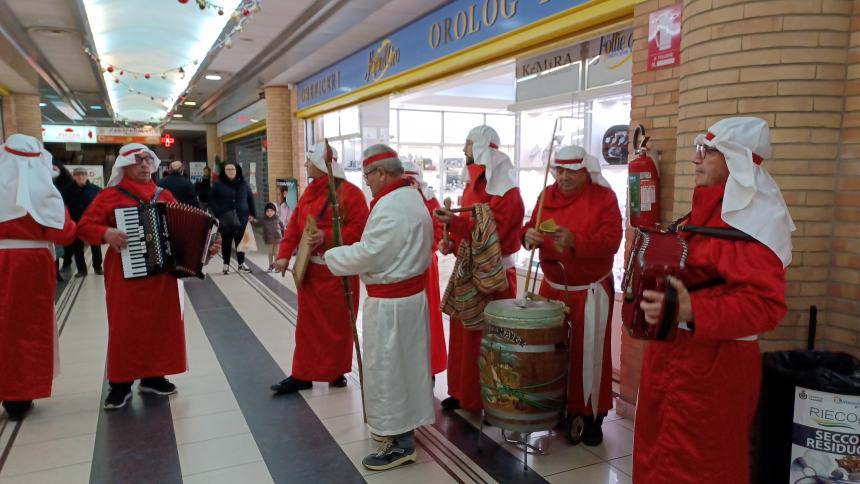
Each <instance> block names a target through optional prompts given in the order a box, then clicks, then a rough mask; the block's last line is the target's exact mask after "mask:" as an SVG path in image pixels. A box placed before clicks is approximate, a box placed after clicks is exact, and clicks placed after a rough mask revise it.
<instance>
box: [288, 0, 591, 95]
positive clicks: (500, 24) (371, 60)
mask: <svg viewBox="0 0 860 484" xmlns="http://www.w3.org/2000/svg"><path fill="white" fill-rule="evenodd" d="M587 3H590V2H589V0H455V1H453V2H451V3H449V4H447V5H445V6H444V7H441V8H438V9H436V10H434V11H433V12H431V13H429V14H427V15H425V16H424V17H422V18H420V19H418V20H416V21H415V22H412V23H411V24H409V25H407V26H405V27H403V28H401V29H400V30H398V31H396V32H394V33H393V34H391V35H390V36H388V37H387V38H384V39H380V40H378V41H376V42H374V43H373V44H372V45H369V46H367V47H365V48H364V49H361V50H359V51H357V52H355V53H353V54H352V55H350V56H349V57H346V58H345V59H343V60H341V61H340V62H338V63H336V64H334V65H332V66H329V67H328V68H326V69H324V70H322V71H321V72H318V73H316V74H314V75H313V76H311V77H309V78H307V79H305V80H303V81H302V82H300V83H299V102H298V104H299V109H304V108H307V107H310V106H313V105H315V104H319V103H321V102H324V101H327V100H329V99H332V98H334V97H337V96H340V95H342V94H346V93H349V92H352V91H355V90H357V89H361V88H362V87H364V86H367V85H369V84H372V83H374V82H378V81H380V80H382V79H387V78H390V77H392V76H394V75H397V74H400V73H403V72H406V71H409V70H411V69H414V68H416V67H420V66H422V65H424V64H427V63H429V62H433V61H436V60H439V59H442V58H444V57H447V56H449V55H451V54H455V53H457V52H459V51H461V50H463V49H466V48H468V47H471V46H474V45H477V44H480V43H482V42H485V41H488V40H491V39H494V38H496V37H499V36H501V35H502V34H506V33H509V32H513V31H515V30H518V29H520V28H522V27H525V26H527V25H529V24H532V23H534V22H537V21H539V20H542V19H544V18H547V17H550V16H552V15H555V14H557V13H561V12H564V11H566V10H570V9H573V8H577V7H580V6H582V5H584V4H587Z"/></svg>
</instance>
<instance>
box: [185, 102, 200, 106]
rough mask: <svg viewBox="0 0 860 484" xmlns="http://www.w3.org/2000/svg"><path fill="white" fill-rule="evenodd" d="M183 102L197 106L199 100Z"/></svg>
mask: <svg viewBox="0 0 860 484" xmlns="http://www.w3.org/2000/svg"><path fill="white" fill-rule="evenodd" d="M183 104H185V105H186V106H197V101H185V102H184V103H183Z"/></svg>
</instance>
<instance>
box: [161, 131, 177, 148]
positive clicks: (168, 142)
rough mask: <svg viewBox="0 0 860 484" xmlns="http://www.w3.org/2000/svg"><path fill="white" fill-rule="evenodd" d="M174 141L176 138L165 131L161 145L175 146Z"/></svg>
mask: <svg viewBox="0 0 860 484" xmlns="http://www.w3.org/2000/svg"><path fill="white" fill-rule="evenodd" d="M173 143H176V138H174V137H173V136H171V135H170V133H164V136H162V137H161V145H162V146H164V147H165V148H170V147H171V146H173Z"/></svg>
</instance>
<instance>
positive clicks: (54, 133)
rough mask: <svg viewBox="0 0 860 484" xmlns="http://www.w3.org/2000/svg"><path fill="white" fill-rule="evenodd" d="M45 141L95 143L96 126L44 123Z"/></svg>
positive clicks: (43, 140)
mask: <svg viewBox="0 0 860 484" xmlns="http://www.w3.org/2000/svg"><path fill="white" fill-rule="evenodd" d="M42 142H43V143H95V142H96V127H95V126H74V125H72V126H68V125H64V124H45V125H42Z"/></svg>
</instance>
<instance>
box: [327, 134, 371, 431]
mask: <svg viewBox="0 0 860 484" xmlns="http://www.w3.org/2000/svg"><path fill="white" fill-rule="evenodd" d="M333 158H334V155H333V154H332V151H331V146H330V145H329V144H328V139H326V140H325V168H326V171H327V172H328V201H329V204H330V205H331V214H332V222H333V225H334V227H333V229H332V247H339V246H341V245H343V238H342V236H341V229H342V227H343V218H341V216H340V206H339V205H338V202H337V186H336V185H335V183H334V173H333V171H332V168H331V164H332V159H333ZM340 282H341V285H343V295H344V298H345V299H346V309H347V311H349V321H350V323H351V324H352V341H353V343H354V344H355V355H356V356H357V358H358V382H359V386H360V387H361V413H362V415H363V416H364V422H365V423H367V411H366V410H365V408H364V366H363V365H362V364H361V345H360V344H359V342H358V327H357V326H356V321H355V309H354V308H353V306H352V286H350V284H349V277H347V276H343V277H341V278H340Z"/></svg>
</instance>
